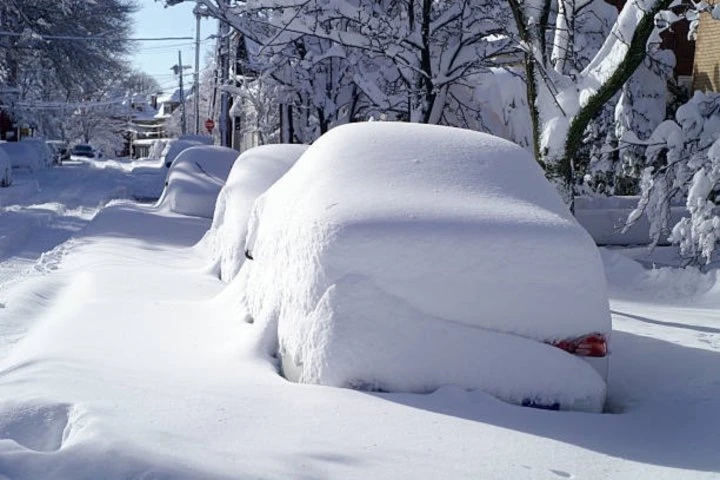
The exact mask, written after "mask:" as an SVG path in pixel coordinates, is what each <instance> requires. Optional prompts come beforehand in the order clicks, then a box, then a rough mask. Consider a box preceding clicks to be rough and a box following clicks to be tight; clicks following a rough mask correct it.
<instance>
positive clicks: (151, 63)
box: [132, 0, 217, 90]
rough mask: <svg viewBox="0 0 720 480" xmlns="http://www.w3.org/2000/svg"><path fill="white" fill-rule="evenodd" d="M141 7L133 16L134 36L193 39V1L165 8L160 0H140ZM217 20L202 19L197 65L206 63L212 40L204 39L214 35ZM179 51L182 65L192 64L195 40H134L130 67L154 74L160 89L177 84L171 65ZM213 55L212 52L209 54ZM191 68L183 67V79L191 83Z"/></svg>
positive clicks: (176, 58)
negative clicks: (184, 69)
mask: <svg viewBox="0 0 720 480" xmlns="http://www.w3.org/2000/svg"><path fill="white" fill-rule="evenodd" d="M138 4H139V5H140V7H141V8H140V10H139V11H138V12H137V13H136V14H135V15H134V19H135V32H134V36H135V37H142V38H147V37H192V38H195V16H194V15H193V13H192V10H193V7H194V6H195V2H192V1H188V2H185V3H180V4H178V5H175V6H174V7H169V8H165V7H163V4H162V2H156V1H154V0H140V1H139V2H138ZM216 31H217V23H216V22H215V21H211V20H205V19H203V20H202V22H201V26H200V39H201V44H200V55H201V59H200V68H201V69H202V68H203V67H204V66H205V58H204V57H205V56H206V54H207V52H208V50H210V51H211V50H212V47H213V46H214V44H215V41H214V40H205V39H207V37H208V36H209V35H212V34H215V33H216ZM178 50H181V51H182V61H183V64H184V65H185V64H187V65H190V66H192V67H194V65H195V43H194V40H168V41H162V42H137V46H136V49H135V54H134V55H133V57H132V61H133V66H134V67H135V68H136V69H138V70H141V71H144V72H146V73H149V74H150V75H152V76H154V77H155V78H156V79H157V81H158V82H159V83H160V86H161V87H163V89H165V90H168V89H172V88H173V87H174V86H176V85H177V77H175V76H174V75H173V73H172V71H171V67H172V66H173V65H176V64H177V60H178ZM210 55H212V53H210ZM191 73H192V69H191V70H186V76H185V77H184V79H185V81H186V82H187V83H188V84H189V83H190V82H192V75H190V74H191Z"/></svg>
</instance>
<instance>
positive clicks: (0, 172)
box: [0, 148, 13, 187]
mask: <svg viewBox="0 0 720 480" xmlns="http://www.w3.org/2000/svg"><path fill="white" fill-rule="evenodd" d="M12 181H13V177H12V163H11V162H10V157H9V156H8V154H7V153H5V151H4V150H3V149H1V148H0V187H9V186H10V185H11V184H12Z"/></svg>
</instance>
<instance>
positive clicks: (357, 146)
mask: <svg viewBox="0 0 720 480" xmlns="http://www.w3.org/2000/svg"><path fill="white" fill-rule="evenodd" d="M247 250H248V255H249V256H250V257H252V258H253V259H254V260H253V261H247V262H245V264H244V265H243V267H242V269H241V270H240V273H239V274H238V276H237V277H236V280H235V282H234V283H233V287H234V288H237V289H238V291H240V292H243V294H242V295H243V296H244V302H245V303H246V306H247V309H248V311H249V315H250V316H251V317H252V318H253V319H254V321H255V323H256V324H259V325H261V326H262V328H264V329H266V330H267V331H269V332H274V331H275V329H276V331H277V340H278V344H277V348H278V350H279V353H280V357H281V359H282V364H283V370H284V372H285V374H286V376H288V378H291V379H297V380H299V381H302V382H311V383H320V384H327V385H336V386H351V387H358V388H368V389H381V390H390V391H416V392H425V391H429V390H433V389H435V388H438V387H439V386H441V385H445V384H457V385H460V386H462V387H465V388H478V389H482V390H485V391H487V392H490V393H492V394H494V395H496V396H498V397H500V398H503V399H505V400H508V401H511V402H518V403H520V402H522V401H523V400H527V399H532V400H533V401H540V402H548V403H554V402H559V403H560V404H561V405H562V407H563V408H582V409H588V410H594V411H597V410H599V409H600V408H602V404H603V400H604V395H605V383H604V380H603V379H602V378H601V376H600V375H599V374H598V373H597V372H596V371H595V370H594V369H593V368H592V367H590V366H589V365H588V364H587V363H585V362H583V361H582V360H580V359H578V358H576V357H574V356H572V355H569V354H567V353H565V352H562V351H560V350H559V349H557V348H554V347H551V346H548V345H546V344H545V343H543V342H545V341H549V340H554V339H563V338H568V337H574V336H577V335H584V334H588V333H590V332H600V333H608V332H609V331H610V314H609V307H608V301H607V295H606V291H605V279H604V276H603V271H602V264H601V262H600V256H599V254H598V252H597V249H596V247H595V245H594V243H593V241H592V239H591V238H590V237H589V235H588V234H587V233H586V232H585V231H584V230H583V229H582V228H581V227H580V226H579V225H578V224H577V223H576V221H575V220H574V219H573V218H572V216H571V215H570V214H569V212H568V211H567V208H566V207H565V205H564V204H563V202H562V201H561V199H560V198H559V196H558V194H557V193H556V191H555V190H554V188H553V187H552V186H551V185H550V184H549V183H548V182H547V181H546V180H545V177H544V175H543V172H542V170H541V169H540V167H539V166H538V165H537V163H536V162H535V161H534V160H533V159H532V158H531V157H530V155H529V154H528V153H527V152H526V151H525V150H523V149H522V148H520V147H518V146H517V145H515V144H512V143H510V142H507V141H504V140H501V139H498V138H495V137H492V136H489V135H485V134H481V133H476V132H471V131H467V130H459V129H453V128H449V127H438V126H428V125H418V124H401V123H384V122H372V123H367V124H351V125H346V126H342V127H337V128H335V129H333V130H331V131H330V132H329V133H327V134H326V135H324V136H323V137H321V138H320V139H319V140H318V141H317V142H315V143H314V144H313V145H312V146H311V147H310V148H309V149H308V150H307V151H306V152H305V154H303V156H302V157H301V158H300V159H299V160H298V162H297V163H296V164H295V166H293V168H291V169H290V171H288V173H287V174H285V175H284V176H283V177H282V178H281V179H280V180H278V181H277V182H276V183H275V184H274V185H273V186H272V187H270V189H268V191H267V192H266V193H265V194H263V195H262V196H261V197H260V198H258V200H257V201H256V203H255V206H254V209H253V212H252V214H251V220H250V226H249V233H248V237H247ZM272 343H274V342H271V344H272ZM271 349H272V347H271ZM568 379H572V381H568Z"/></svg>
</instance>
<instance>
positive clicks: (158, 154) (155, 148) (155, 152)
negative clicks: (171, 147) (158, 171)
mask: <svg viewBox="0 0 720 480" xmlns="http://www.w3.org/2000/svg"><path fill="white" fill-rule="evenodd" d="M165 145H167V140H155V141H154V142H153V143H152V145H150V154H149V155H148V158H149V159H151V160H159V159H160V158H162V154H163V151H164V150H165Z"/></svg>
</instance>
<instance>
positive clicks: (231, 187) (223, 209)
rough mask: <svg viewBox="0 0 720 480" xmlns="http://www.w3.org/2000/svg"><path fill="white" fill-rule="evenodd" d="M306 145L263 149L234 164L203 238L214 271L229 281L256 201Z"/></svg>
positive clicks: (240, 257) (240, 255) (241, 256)
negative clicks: (208, 250) (209, 250)
mask: <svg viewBox="0 0 720 480" xmlns="http://www.w3.org/2000/svg"><path fill="white" fill-rule="evenodd" d="M306 149H307V145H263V146H260V147H255V148H251V149H250V150H248V151H246V152H244V153H243V154H242V155H240V157H239V158H238V159H237V160H236V161H235V164H234V165H233V167H232V170H231V171H230V175H229V176H228V178H227V182H226V183H225V186H224V187H223V188H222V190H221V191H220V195H219V196H218V199H217V204H216V206H215V215H214V216H213V223H212V226H211V227H210V230H208V233H207V235H206V241H207V242H208V243H209V246H210V249H211V252H212V255H213V261H214V263H215V269H216V271H217V273H218V275H219V276H220V278H221V279H222V280H224V281H230V280H232V279H233V278H234V277H235V275H236V274H237V272H238V270H240V267H241V266H242V264H243V262H244V260H245V236H246V235H247V224H248V219H249V217H250V210H251V208H252V205H253V202H254V201H255V199H256V198H257V197H258V196H259V195H260V194H262V193H263V192H265V190H267V189H268V187H270V185H272V184H273V183H275V181H277V179H278V178H280V177H281V176H282V175H283V174H285V172H287V171H288V169H289V168H290V167H292V165H293V164H294V163H295V161H296V160H297V159H298V158H299V157H300V155H302V154H303V152H305V150H306Z"/></svg>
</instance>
